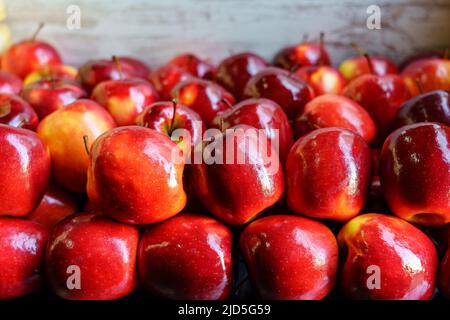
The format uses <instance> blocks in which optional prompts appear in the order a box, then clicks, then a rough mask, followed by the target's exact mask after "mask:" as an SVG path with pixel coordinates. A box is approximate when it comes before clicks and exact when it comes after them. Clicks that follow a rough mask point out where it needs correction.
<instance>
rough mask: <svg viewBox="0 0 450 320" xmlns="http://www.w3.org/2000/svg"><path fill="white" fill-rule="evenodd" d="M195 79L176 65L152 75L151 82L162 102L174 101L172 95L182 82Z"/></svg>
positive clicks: (165, 67) (154, 72)
mask: <svg viewBox="0 0 450 320" xmlns="http://www.w3.org/2000/svg"><path fill="white" fill-rule="evenodd" d="M192 78H194V76H193V75H192V74H190V73H189V72H187V71H185V70H183V69H181V68H179V67H176V66H174V65H165V66H163V67H160V68H158V69H156V70H155V71H153V72H152V73H151V74H150V82H151V83H152V84H153V86H154V87H155V89H156V91H158V93H159V96H160V98H161V99H162V100H170V99H172V97H171V95H170V93H171V92H172V89H173V88H174V87H175V86H176V85H177V84H178V83H180V82H182V81H185V80H189V79H192Z"/></svg>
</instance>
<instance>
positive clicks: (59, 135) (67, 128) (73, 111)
mask: <svg viewBox="0 0 450 320" xmlns="http://www.w3.org/2000/svg"><path fill="white" fill-rule="evenodd" d="M114 127H115V122H114V120H113V118H112V117H111V116H110V115H109V113H108V112H107V111H106V110H105V109H104V108H103V107H102V106H100V105H99V104H97V103H96V102H94V101H92V100H87V99H80V100H77V101H75V102H73V103H71V104H69V105H67V106H66V107H64V108H63V109H60V110H57V111H55V112H53V113H52V114H50V115H48V116H47V117H45V118H44V119H43V120H42V121H41V123H40V124H39V126H38V128H37V133H38V135H39V137H40V138H41V139H42V140H43V141H44V142H45V143H46V144H47V146H48V147H49V149H50V154H51V158H52V175H53V177H54V179H55V180H56V182H58V183H59V184H61V185H62V186H63V187H65V188H67V189H68V190H70V191H73V192H86V180H87V167H88V163H89V158H88V154H87V152H86V146H85V144H84V139H83V137H84V136H85V135H86V136H87V137H88V139H87V145H88V147H89V148H90V146H91V145H92V143H93V142H94V140H95V139H96V138H97V137H98V136H100V135H101V134H102V133H103V132H105V131H108V130H109V129H111V128H114Z"/></svg>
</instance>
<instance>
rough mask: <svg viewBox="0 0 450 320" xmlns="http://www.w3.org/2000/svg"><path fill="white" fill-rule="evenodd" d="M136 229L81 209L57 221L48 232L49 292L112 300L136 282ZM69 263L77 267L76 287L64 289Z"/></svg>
mask: <svg viewBox="0 0 450 320" xmlns="http://www.w3.org/2000/svg"><path fill="white" fill-rule="evenodd" d="M138 243H139V231H138V229H137V228H136V227H134V226H130V225H126V224H121V223H117V222H114V221H112V220H110V219H108V218H106V217H104V216H100V215H96V214H91V213H81V214H79V215H75V216H72V217H68V218H67V219H64V220H63V221H61V222H60V223H58V224H57V225H56V226H55V228H54V229H53V231H52V234H51V236H50V239H49V242H48V246H47V253H46V259H45V266H46V272H47V278H48V280H49V283H50V287H51V288H52V290H53V292H54V293H56V294H57V295H58V296H59V297H61V298H63V299H68V300H113V299H118V298H120V297H123V296H125V295H127V294H129V293H131V292H132V291H133V290H134V288H135V287H136V284H137V277H138V276H137V271H136V256H137V248H138ZM69 266H78V267H79V270H80V287H81V288H80V289H76V288H75V289H72V290H70V289H68V288H67V281H68V278H69V277H70V275H71V274H73V273H70V272H67V270H68V267H69Z"/></svg>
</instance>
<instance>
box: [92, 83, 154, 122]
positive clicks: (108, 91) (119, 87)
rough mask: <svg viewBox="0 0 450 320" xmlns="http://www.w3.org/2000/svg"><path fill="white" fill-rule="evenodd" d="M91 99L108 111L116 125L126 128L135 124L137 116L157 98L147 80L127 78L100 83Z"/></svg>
mask: <svg viewBox="0 0 450 320" xmlns="http://www.w3.org/2000/svg"><path fill="white" fill-rule="evenodd" d="M91 98H92V100H94V101H96V102H98V103H99V104H100V105H102V106H103V107H105V108H106V110H108V112H109V113H110V114H111V115H112V117H113V118H114V120H115V121H116V123H117V125H119V126H126V125H131V124H135V123H136V117H137V115H138V114H139V113H141V112H142V110H144V107H145V106H148V105H150V104H152V103H153V102H155V101H156V100H158V98H159V96H158V93H157V92H156V90H155V88H153V86H152V85H151V84H150V83H149V82H148V81H147V80H144V79H140V78H129V79H121V80H107V81H103V82H100V83H99V84H98V85H97V86H96V87H95V88H94V90H93V91H92V94H91Z"/></svg>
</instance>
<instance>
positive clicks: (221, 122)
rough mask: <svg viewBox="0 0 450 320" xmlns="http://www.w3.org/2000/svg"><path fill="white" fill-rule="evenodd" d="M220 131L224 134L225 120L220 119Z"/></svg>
mask: <svg viewBox="0 0 450 320" xmlns="http://www.w3.org/2000/svg"><path fill="white" fill-rule="evenodd" d="M219 129H220V131H221V132H223V118H220V121H219Z"/></svg>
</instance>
